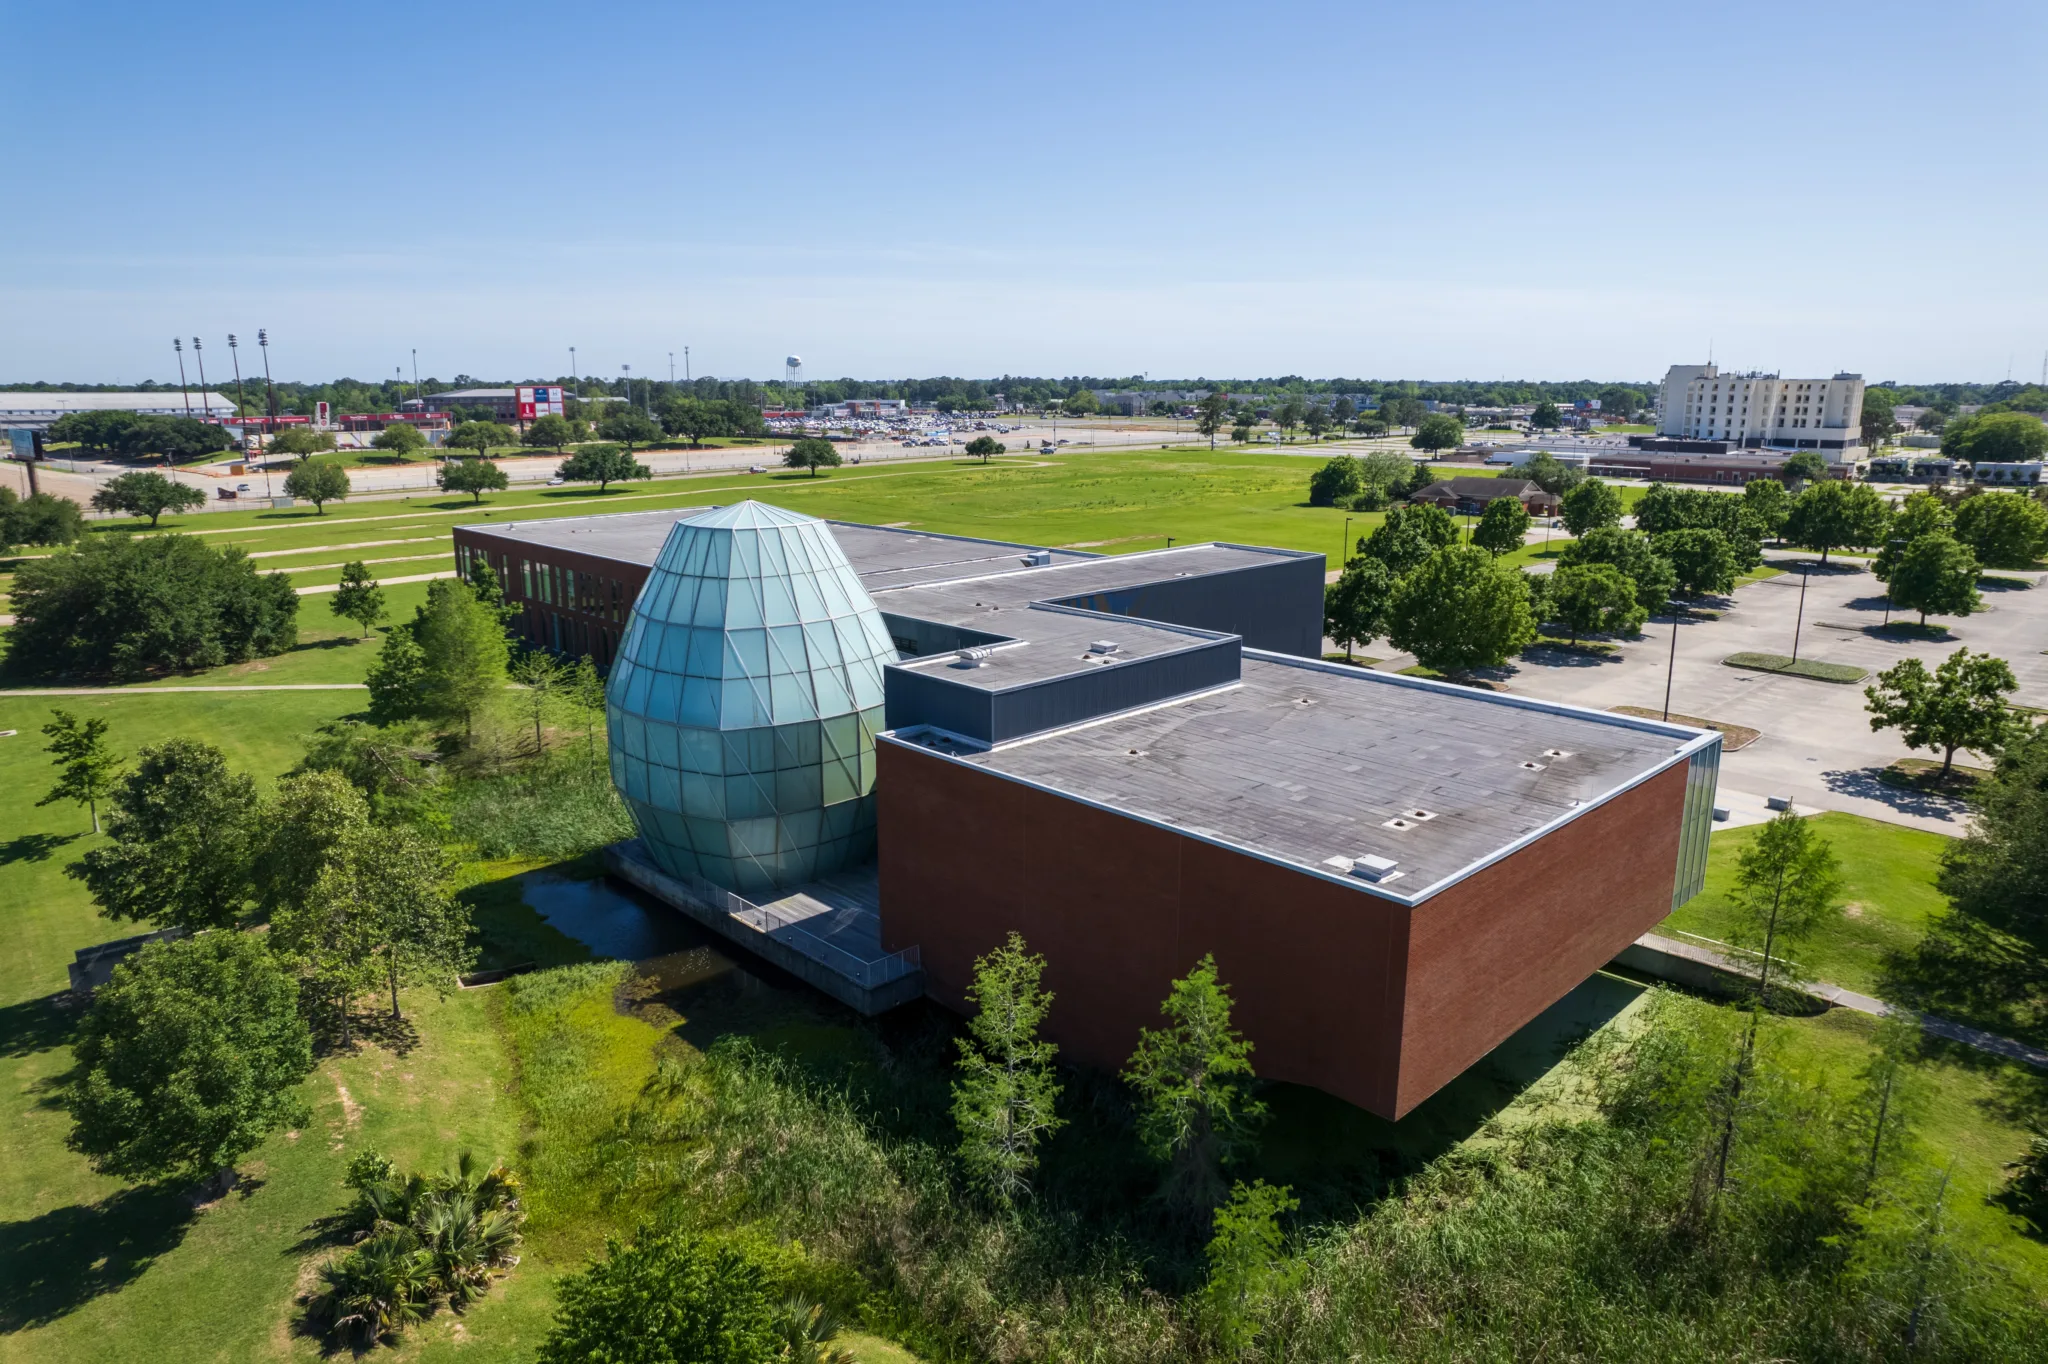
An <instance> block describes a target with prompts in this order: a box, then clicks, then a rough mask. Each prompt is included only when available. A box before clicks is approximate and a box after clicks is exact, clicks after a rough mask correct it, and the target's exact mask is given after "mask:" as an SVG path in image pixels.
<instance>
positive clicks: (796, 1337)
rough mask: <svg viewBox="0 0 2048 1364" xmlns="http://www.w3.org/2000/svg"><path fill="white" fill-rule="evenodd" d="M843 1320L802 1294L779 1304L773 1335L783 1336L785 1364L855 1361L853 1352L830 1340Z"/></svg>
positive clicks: (823, 1305)
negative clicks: (779, 1313) (780, 1309)
mask: <svg viewBox="0 0 2048 1364" xmlns="http://www.w3.org/2000/svg"><path fill="white" fill-rule="evenodd" d="M842 1324H843V1323H842V1320H841V1318H840V1315H839V1313H838V1312H836V1311H834V1310H833V1309H832V1308H831V1307H829V1306H827V1305H826V1304H824V1303H821V1302H814V1301H812V1300H811V1299H810V1298H807V1297H805V1296H804V1295H803V1294H801V1293H796V1294H792V1295H791V1296H790V1297H788V1298H787V1299H785V1300H784V1301H783V1304H782V1313H781V1315H780V1316H778V1317H777V1318H776V1321H775V1330H776V1334H777V1335H779V1336H781V1337H782V1358H783V1359H784V1360H786V1361H788V1364H858V1361H857V1360H856V1359H855V1357H854V1355H853V1352H852V1351H850V1350H844V1349H841V1348H840V1347H838V1346H836V1345H834V1344H833V1343H832V1341H833V1339H834V1337H836V1336H837V1335H838V1334H839V1331H840V1327H841V1325H842Z"/></svg>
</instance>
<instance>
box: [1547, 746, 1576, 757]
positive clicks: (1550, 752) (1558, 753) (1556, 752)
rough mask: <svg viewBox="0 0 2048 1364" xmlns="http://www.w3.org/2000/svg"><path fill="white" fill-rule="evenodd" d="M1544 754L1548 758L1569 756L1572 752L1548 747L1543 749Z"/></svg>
mask: <svg viewBox="0 0 2048 1364" xmlns="http://www.w3.org/2000/svg"><path fill="white" fill-rule="evenodd" d="M1543 756H1544V757H1546V758H1569V757H1570V756H1571V753H1570V752H1569V751H1567V750H1565V749H1562V748H1546V749H1544V750H1543Z"/></svg>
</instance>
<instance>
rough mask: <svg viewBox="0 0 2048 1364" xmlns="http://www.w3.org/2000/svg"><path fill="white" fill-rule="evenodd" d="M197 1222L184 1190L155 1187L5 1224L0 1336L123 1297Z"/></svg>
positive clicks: (0, 1251) (0, 1247)
mask: <svg viewBox="0 0 2048 1364" xmlns="http://www.w3.org/2000/svg"><path fill="white" fill-rule="evenodd" d="M196 1216H197V1209H196V1208H195V1207H194V1206H193V1203H192V1200H191V1198H190V1197H188V1196H187V1195H186V1194H185V1193H184V1192H182V1191H180V1190H177V1189H168V1188H163V1187H161V1186H152V1187H148V1188H140V1189H123V1190H121V1191H120V1192H119V1193H116V1194H113V1195H111V1196H110V1197H107V1198H105V1199H102V1200H101V1201H99V1202H98V1203H78V1204H73V1205H72V1206H71V1207H68V1208H53V1209H51V1210H50V1211H49V1212H46V1213H44V1214H42V1215H41V1216H40V1217H31V1218H28V1219H26V1220H24V1221H20V1222H6V1223H0V1335H4V1334H6V1333H9V1332H13V1331H20V1330H24V1329H26V1328H28V1327H31V1326H42V1325H45V1324H47V1323H49V1322H52V1321H55V1320H56V1319H58V1318H59V1317H63V1316H67V1315H69V1314H70V1313H72V1312H75V1311H77V1310H78V1309H79V1308H81V1307H83V1306H85V1304H86V1303H88V1302H90V1301H91V1300H92V1299H94V1298H97V1297H100V1296H101V1295H103V1294H107V1293H118V1292H119V1291H120V1290H121V1289H123V1288H125V1287H127V1286H128V1285H129V1284H131V1283H133V1282H134V1281H135V1280H136V1279H138V1278H140V1277H141V1276H142V1274H143V1272H144V1271H145V1270H147V1269H148V1268H149V1266H150V1265H151V1264H152V1263H154V1262H155V1260H156V1258H157V1257H158V1256H159V1255H162V1254H164V1253H166V1252H167V1251H171V1250H175V1249H176V1248H177V1247H178V1245H179V1243H180V1242H182V1241H183V1240H184V1239H185V1233H186V1232H187V1231H188V1230H189V1229H190V1228H191V1226H192V1223H193V1220H194V1219H195V1218H196Z"/></svg>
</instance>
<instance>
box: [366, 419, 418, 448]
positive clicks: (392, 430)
mask: <svg viewBox="0 0 2048 1364" xmlns="http://www.w3.org/2000/svg"><path fill="white" fill-rule="evenodd" d="M370 444H371V445H372V446H374V447H375V448H377V449H379V450H389V451H391V452H392V453H394V454H399V455H410V454H412V453H414V452H415V451H418V450H424V449H426V448H427V438H426V437H425V436H423V435H421V434H420V432H419V428H418V427H415V426H413V425H412V424H411V423H410V422H398V423H396V424H394V425H391V426H387V427H385V428H384V429H383V430H382V431H379V432H378V433H377V434H376V435H374V436H372V437H370Z"/></svg>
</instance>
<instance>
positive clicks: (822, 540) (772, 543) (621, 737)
mask: <svg viewBox="0 0 2048 1364" xmlns="http://www.w3.org/2000/svg"><path fill="white" fill-rule="evenodd" d="M895 660H896V648H895V645H894V644H892V643H891V642H890V639H889V631H888V628H887V627H886V626H885V625H884V624H883V623H882V616H881V613H880V612H879V611H877V610H876V609H875V604H874V602H873V601H872V600H871V599H870V598H869V597H868V594H867V590H866V589H865V588H863V587H862V586H861V585H860V579H859V577H858V576H856V575H855V573H854V571H853V568H852V566H851V565H849V564H848V563H847V562H846V555H845V554H844V553H842V552H841V551H840V548H839V543H838V541H836V540H835V539H833V537H832V531H831V528H830V527H829V526H827V525H826V524H825V523H824V522H823V521H820V520H817V519H816V518H814V517H809V516H802V515H799V514H797V513H796V512H790V511H784V510H783V509H781V508H780V507H771V506H767V505H765V504H763V503H759V502H741V503H739V504H737V505H736V506H731V507H720V508H718V509H717V510H715V511H712V512H708V513H706V514H705V515H703V516H699V517H694V518H692V519H690V520H688V521H679V522H677V523H676V525H675V526H674V528H673V529H671V530H670V531H669V533H668V539H667V540H666V541H665V542H664V543H663V545H662V547H661V554H660V557H659V558H657V559H656V560H655V564H654V569H653V572H652V573H650V574H649V576H648V579H647V583H646V586H644V587H642V588H641V589H640V596H639V598H638V599H637V600H636V601H635V602H634V604H633V618H632V621H631V623H630V624H628V625H627V627H626V635H625V639H624V640H623V641H621V643H620V645H619V653H618V658H617V660H616V661H615V662H614V663H613V665H612V672H611V678H610V680H609V681H608V682H607V684H606V687H605V700H606V714H607V720H608V724H609V727H610V733H611V767H612V782H613V784H614V785H616V786H617V787H618V789H619V793H620V795H622V796H623V797H624V798H625V801H626V804H627V806H628V807H630V808H631V810H632V812H633V820H634V822H635V824H636V825H638V827H639V830H640V837H641V840H642V841H643V842H644V843H645V844H646V845H647V849H648V852H649V853H650V855H651V856H652V857H653V858H654V860H655V861H656V862H657V863H658V864H659V865H660V866H661V867H662V868H663V869H664V870H666V871H668V872H670V873H672V874H675V875H679V876H700V877H702V878H704V879H705V880H707V881H712V882H715V883H716V884H718V885H721V886H725V887H727V888H729V889H731V890H735V891H738V892H740V893H742V894H748V893H752V892H757V891H766V890H775V889H782V888H787V887H790V886H794V885H798V884H801V883H802V882H805V881H809V880H812V879H815V878H816V877H819V876H822V875H825V874H827V873H830V872H833V871H836V870H838V869H839V868H841V867H845V866H849V865H853V864H856V863H859V862H861V861H864V860H865V859H866V858H867V857H868V856H869V855H870V854H871V853H872V852H873V850H874V841H875V804H874V800H875V798H874V786H875V738H874V736H875V731H876V730H878V729H880V728H881V727H882V667H883V665H884V664H887V663H893V662H894V661H895Z"/></svg>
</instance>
